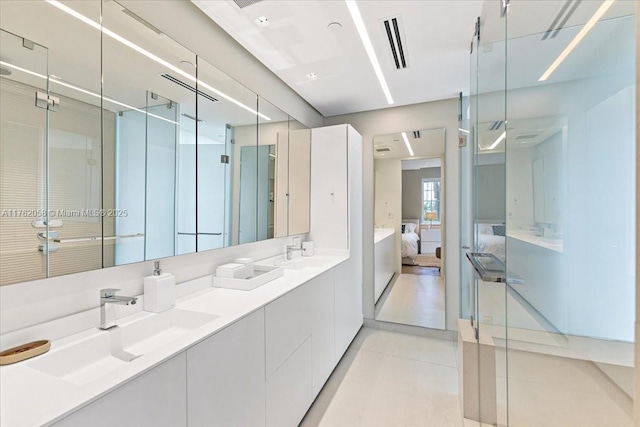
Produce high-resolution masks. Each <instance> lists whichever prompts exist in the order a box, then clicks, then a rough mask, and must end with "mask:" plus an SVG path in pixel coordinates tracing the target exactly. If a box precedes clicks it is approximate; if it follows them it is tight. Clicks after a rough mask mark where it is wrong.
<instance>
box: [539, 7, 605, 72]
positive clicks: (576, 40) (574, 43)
mask: <svg viewBox="0 0 640 427" xmlns="http://www.w3.org/2000/svg"><path fill="white" fill-rule="evenodd" d="M615 1H616V0H606V1H604V2H602V4H601V5H600V7H599V8H598V10H596V13H594V14H593V16H592V17H591V18H590V19H589V20H588V21H587V23H586V24H584V26H583V27H582V28H581V29H580V31H579V32H578V34H576V36H575V37H574V38H573V40H571V42H569V44H568V45H567V47H566V48H565V49H564V50H563V51H562V53H561V54H560V55H559V56H558V57H557V58H556V60H555V61H553V63H552V64H551V65H550V66H549V68H547V71H545V72H544V74H543V75H542V76H541V77H540V78H539V79H538V81H539V82H543V81H545V80H547V79H548V78H549V76H551V74H553V72H554V71H555V70H556V68H558V67H559V66H560V64H562V61H564V60H565V59H566V58H567V56H569V54H570V53H571V52H572V51H573V49H575V48H576V46H578V44H579V43H580V42H581V41H582V39H583V38H584V37H585V36H586V35H587V33H588V32H589V31H591V29H592V28H593V27H594V26H595V25H596V24H597V23H598V21H600V18H602V16H603V15H604V14H605V13H607V10H609V8H610V7H611V6H612V5H613V3H614V2H615Z"/></svg>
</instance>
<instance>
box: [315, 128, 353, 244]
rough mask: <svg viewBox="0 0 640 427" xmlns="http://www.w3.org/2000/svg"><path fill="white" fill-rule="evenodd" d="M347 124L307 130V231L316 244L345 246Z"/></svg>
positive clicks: (346, 220)
mask: <svg viewBox="0 0 640 427" xmlns="http://www.w3.org/2000/svg"><path fill="white" fill-rule="evenodd" d="M348 233H349V230H348V184H347V127H346V126H344V125H339V126H328V127H323V128H317V129H312V130H311V234H310V240H313V241H315V245H316V247H317V248H323V249H348V248H349V246H348Z"/></svg>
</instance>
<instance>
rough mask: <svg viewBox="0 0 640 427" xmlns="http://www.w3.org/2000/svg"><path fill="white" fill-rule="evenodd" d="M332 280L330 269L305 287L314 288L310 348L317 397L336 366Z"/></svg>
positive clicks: (312, 291)
mask: <svg viewBox="0 0 640 427" xmlns="http://www.w3.org/2000/svg"><path fill="white" fill-rule="evenodd" d="M333 280H334V279H333V270H329V271H327V272H326V273H323V274H321V275H320V276H318V277H316V278H315V279H313V280H312V281H311V282H309V283H308V284H307V285H305V286H309V287H310V288H311V349H312V362H313V395H314V396H316V395H317V394H318V392H319V391H320V389H321V388H322V386H323V385H324V383H325V381H327V378H329V375H331V372H332V371H333V368H334V367H335V365H336V355H335V295H334V285H333Z"/></svg>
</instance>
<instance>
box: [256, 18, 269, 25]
mask: <svg viewBox="0 0 640 427" xmlns="http://www.w3.org/2000/svg"><path fill="white" fill-rule="evenodd" d="M256 24H258V25H259V26H261V27H268V26H269V25H271V22H269V18H267V17H266V16H260V17H258V18H256Z"/></svg>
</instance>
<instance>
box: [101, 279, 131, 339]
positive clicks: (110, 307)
mask: <svg viewBox="0 0 640 427" xmlns="http://www.w3.org/2000/svg"><path fill="white" fill-rule="evenodd" d="M119 290H120V289H111V288H108V289H101V290H100V329H103V330H107V329H111V328H113V327H114V326H116V308H115V307H114V305H115V304H118V305H134V304H135V303H136V302H137V301H138V299H137V298H135V297H121V296H118V295H116V292H118V291H119Z"/></svg>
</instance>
